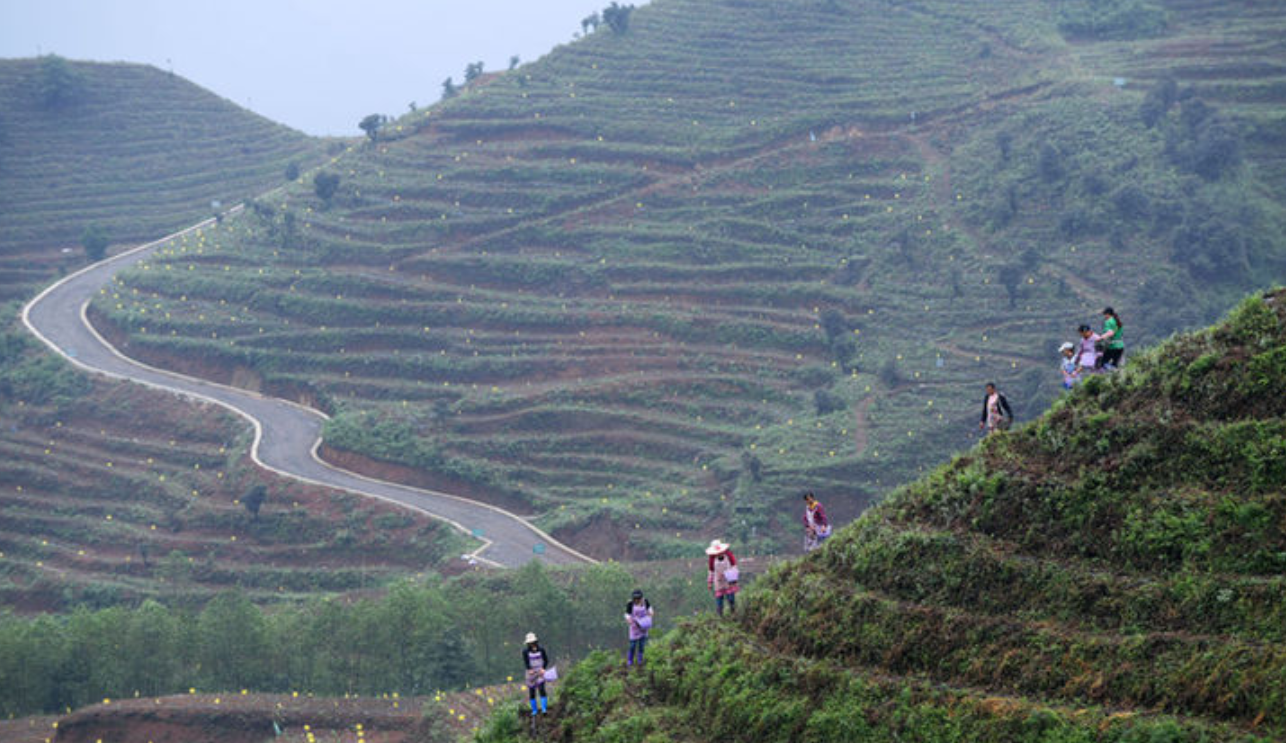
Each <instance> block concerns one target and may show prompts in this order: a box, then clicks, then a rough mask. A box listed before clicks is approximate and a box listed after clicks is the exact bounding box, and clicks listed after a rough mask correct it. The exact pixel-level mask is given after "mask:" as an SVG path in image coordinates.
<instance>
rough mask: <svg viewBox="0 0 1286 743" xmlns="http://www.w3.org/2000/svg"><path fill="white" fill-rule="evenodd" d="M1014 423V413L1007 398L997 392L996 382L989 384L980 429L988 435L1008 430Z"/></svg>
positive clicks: (983, 403) (984, 399)
mask: <svg viewBox="0 0 1286 743" xmlns="http://www.w3.org/2000/svg"><path fill="white" fill-rule="evenodd" d="M1013 423H1014V411H1013V409H1012V408H1010V407H1009V401H1008V400H1006V399H1005V396H1004V395H1002V394H1000V393H999V392H997V391H996V384H995V383H994V382H988V383H987V394H986V395H985V396H984V397H983V398H982V420H980V421H979V422H978V428H980V429H986V431H987V433H988V434H990V433H994V432H996V431H1004V430H1007V429H1008V428H1009V427H1010V426H1011V425H1013Z"/></svg>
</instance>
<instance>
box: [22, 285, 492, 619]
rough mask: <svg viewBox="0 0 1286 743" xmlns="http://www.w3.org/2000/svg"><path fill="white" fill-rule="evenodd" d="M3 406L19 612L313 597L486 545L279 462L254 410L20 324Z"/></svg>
mask: <svg viewBox="0 0 1286 743" xmlns="http://www.w3.org/2000/svg"><path fill="white" fill-rule="evenodd" d="M3 314H4V315H5V316H6V317H9V318H12V317H13V316H14V315H15V314H16V308H14V307H13V306H8V307H6V308H4V313H3ZM10 322H12V321H10ZM0 420H3V422H4V423H3V430H0V451H2V452H3V456H2V457H0V509H3V511H4V514H5V517H4V519H3V520H0V603H2V604H3V605H5V606H7V607H11V608H13V609H15V610H17V611H21V612H33V611H71V610H72V609H75V608H77V607H90V608H99V607H110V606H117V605H127V606H133V605H137V604H138V603H139V602H140V601H143V600H145V599H149V598H153V599H159V600H163V601H165V602H166V603H167V604H169V605H172V606H176V607H189V606H200V605H202V604H203V603H204V602H206V601H207V600H209V598H210V597H211V596H213V595H215V594H216V593H219V592H221V591H226V590H229V589H231V588H238V589H239V590H241V591H242V592H244V594H245V596H247V597H248V598H250V599H252V600H254V601H256V602H259V603H264V604H268V603H280V602H286V603H291V602H299V601H302V600H304V599H307V598H311V597H316V596H318V595H330V594H335V593H341V592H348V591H352V590H358V589H363V588H377V587H381V586H385V585H388V584H389V583H392V582H394V581H396V580H399V579H403V578H406V577H407V576H410V575H414V574H416V573H419V572H421V571H423V570H424V569H425V568H426V567H429V568H431V567H434V566H438V565H444V564H449V563H450V562H458V560H459V555H460V553H461V552H463V551H467V550H468V549H471V547H470V546H468V541H467V540H465V539H464V538H462V537H460V536H459V535H458V534H456V533H455V532H454V531H453V530H451V529H450V528H449V527H447V526H446V525H444V524H442V523H440V522H436V521H432V520H430V519H427V518H424V517H418V516H417V517H412V516H410V515H409V514H408V513H407V512H406V511H404V510H402V509H399V508H396V507H394V506H391V505H387V504H383V503H379V502H366V501H362V500H359V499H358V498H356V497H355V496H351V495H348V494H340V493H335V492H331V491H326V490H323V489H320V488H316V487H311V486H305V485H301V484H298V483H294V482H290V481H284V480H281V479H279V478H277V477H275V476H272V475H268V474H266V473H264V472H262V471H261V470H259V469H258V468H257V467H256V466H254V465H253V464H252V463H251V462H250V461H249V457H248V455H247V449H248V447H249V444H250V435H249V433H248V432H247V431H246V430H245V427H244V425H243V423H242V422H241V420H240V419H234V418H232V417H231V416H230V415H228V414H225V413H222V412H220V411H218V410H217V409H211V408H206V407H203V406H193V405H192V404H188V403H182V402H180V401H177V400H175V399H173V398H172V397H170V396H167V395H163V394H161V393H158V392H152V391H148V390H143V389H140V388H135V387H132V386H128V385H125V384H121V383H117V382H107V381H104V380H100V379H91V378H90V377H87V376H86V375H85V374H83V373H82V372H79V371H77V370H75V369H73V368H72V367H71V365H70V364H68V363H66V362H65V361H63V360H62V359H61V358H60V357H57V356H53V355H51V354H48V353H45V352H44V351H43V349H38V348H37V342H36V341H35V340H32V339H30V337H29V336H28V335H27V334H26V333H25V332H20V331H18V330H17V329H10V330H8V331H0Z"/></svg>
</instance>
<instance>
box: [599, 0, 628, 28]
mask: <svg viewBox="0 0 1286 743" xmlns="http://www.w3.org/2000/svg"><path fill="white" fill-rule="evenodd" d="M633 12H634V6H633V5H621V4H620V3H617V2H613V3H612V4H611V5H609V6H607V7H606V8H603V15H602V18H603V23H606V24H607V26H608V28H610V29H612V32H613V33H615V34H623V33H625V31H626V30H627V29H629V27H630V14H631V13H633Z"/></svg>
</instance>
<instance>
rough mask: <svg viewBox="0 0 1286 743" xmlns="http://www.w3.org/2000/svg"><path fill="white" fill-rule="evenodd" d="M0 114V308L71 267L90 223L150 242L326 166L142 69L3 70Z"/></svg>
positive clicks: (306, 145)
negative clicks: (296, 170)
mask: <svg viewBox="0 0 1286 743" xmlns="http://www.w3.org/2000/svg"><path fill="white" fill-rule="evenodd" d="M0 111H3V115H0V300H6V299H16V298H20V297H26V296H29V295H30V294H31V293H32V290H33V289H34V288H35V287H36V286H38V285H40V284H43V283H45V282H46V281H48V279H49V278H50V277H51V276H53V275H54V272H55V271H56V270H58V269H60V268H61V269H67V268H70V267H73V266H78V265H80V264H81V262H82V261H83V259H84V254H83V252H82V250H81V245H80V242H81V235H82V233H83V232H84V230H85V228H86V227H87V226H89V225H91V224H93V225H98V226H99V227H101V228H102V229H103V232H104V235H105V236H106V237H107V238H108V239H109V240H110V241H111V242H112V243H131V242H142V241H144V240H145V239H154V238H157V237H160V236H161V235H164V234H166V233H168V232H172V231H174V230H176V229H178V228H180V227H186V226H187V225H189V224H191V223H193V222H196V221H198V220H199V219H203V218H205V217H208V216H210V214H211V213H212V207H211V202H214V201H219V202H222V203H223V204H225V205H227V206H231V205H232V204H234V203H236V202H238V201H240V200H242V199H245V198H249V197H250V196H253V195H255V194H257V193H259V192H262V191H264V190H267V189H268V188H270V187H272V186H274V185H276V184H278V183H280V182H282V181H283V180H284V175H283V174H284V172H285V167H286V165H287V163H289V162H291V161H295V162H297V164H298V165H299V166H301V167H304V168H307V167H308V166H310V165H313V164H316V163H317V162H319V161H320V160H321V158H322V156H323V153H322V149H323V144H322V142H320V141H319V140H314V139H310V138H309V137H307V136H305V135H303V134H301V133H299V132H296V131H294V130H291V129H288V128H286V127H284V126H281V125H279V124H275V123H273V122H270V121H268V120H266V119H264V118H262V117H260V116H257V115H255V114H253V113H251V112H249V111H246V110H245V109H243V108H240V107H239V106H236V105H235V104H233V103H231V102H230V101H227V100H224V99H222V98H219V97H218V96H215V95H214V94H212V93H210V92H209V91H207V90H204V89H202V88H199V87H197V86H196V85H193V84H192V83H190V82H188V81H187V80H184V79H183V78H181V77H178V76H175V75H173V74H171V73H167V72H163V71H161V70H158V69H156V68H154V67H150V66H144V65H135V64H97V63H88V62H71V61H68V60H63V59H61V58H59V57H55V56H47V57H41V58H39V59H6V60H0ZM62 248H71V249H72V251H71V253H70V254H64V253H61V252H60V249H62Z"/></svg>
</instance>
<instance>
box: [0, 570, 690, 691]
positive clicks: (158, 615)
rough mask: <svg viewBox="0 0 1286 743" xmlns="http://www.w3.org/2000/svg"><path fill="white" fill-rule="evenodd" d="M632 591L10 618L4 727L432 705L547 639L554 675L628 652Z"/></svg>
mask: <svg viewBox="0 0 1286 743" xmlns="http://www.w3.org/2000/svg"><path fill="white" fill-rule="evenodd" d="M635 585H636V583H635V579H634V578H633V577H631V575H630V573H629V572H627V571H626V570H625V568H623V567H621V566H620V565H600V566H591V567H583V568H576V569H562V570H558V571H552V572H551V571H548V570H547V569H545V568H542V567H541V565H540V563H536V562H533V563H530V564H529V565H528V566H527V567H524V568H522V569H520V570H516V571H512V572H509V573H504V574H498V575H485V574H477V575H465V576H461V577H459V578H456V579H452V580H443V579H441V578H437V577H428V578H423V579H417V580H414V581H404V582H401V583H398V584H396V585H394V586H393V587H392V588H390V589H389V591H388V592H387V594H385V595H383V596H381V597H379V598H364V599H358V600H340V599H314V600H312V601H310V602H308V603H306V604H303V605H294V606H282V607H277V608H275V609H273V610H271V611H267V610H263V609H261V608H259V607H256V606H255V605H254V604H253V603H251V601H250V600H249V599H248V598H247V597H246V596H244V595H243V594H241V593H221V594H219V595H217V596H215V597H213V598H212V599H211V600H210V601H209V602H207V603H206V604H205V605H204V607H203V608H201V609H199V610H191V611H188V610H176V609H172V608H167V606H166V605H164V604H162V603H158V602H156V601H152V600H149V601H145V602H143V603H142V604H141V605H139V606H137V607H136V608H124V607H113V608H108V609H100V610H96V611H91V610H88V609H81V610H78V611H76V612H73V613H71V614H69V615H64V616H61V617H50V616H42V617H36V618H22V617H17V616H13V615H11V614H7V613H0V714H4V715H10V716H12V715H15V714H28V713H32V712H37V711H53V710H62V709H64V708H66V707H72V708H74V707H79V706H83V705H85V704H89V703H93V702H96V701H98V700H100V699H102V698H104V697H108V698H118V697H127V696H130V695H131V694H134V693H135V692H137V693H138V694H142V695H144V696H158V695H163V694H174V693H186V692H187V691H188V689H189V688H196V689H199V690H201V691H203V692H204V691H231V692H235V691H238V690H241V689H248V690H253V691H259V692H263V691H283V692H286V691H297V692H308V693H316V694H327V695H340V694H344V695H347V694H367V695H378V694H389V693H398V694H400V695H403V696H409V695H423V694H428V693H432V692H433V691H435V690H439V689H450V688H457V687H463V686H467V685H477V684H478V683H479V682H483V681H486V682H494V683H501V682H503V681H504V680H505V679H506V678H510V677H513V676H516V675H521V670H522V666H521V664H520V660H519V655H518V653H519V650H520V649H521V647H522V642H521V640H522V637H523V635H524V634H525V633H527V632H528V631H532V630H535V631H537V632H539V634H540V636H541V638H542V641H543V642H544V644H545V645H546V647H547V648H548V649H549V650H550V652H551V653H553V654H554V661H555V662H556V663H560V664H563V665H564V667H565V666H566V665H570V663H571V662H572V661H573V660H575V659H577V658H580V657H583V656H584V655H585V654H587V653H588V652H590V651H591V650H593V649H595V648H606V647H619V646H620V645H622V644H623V642H624V641H623V637H624V624H623V622H622V620H621V608H622V607H623V606H624V605H625V603H626V601H628V599H629V595H630V591H631V590H632V589H633V588H634V587H635ZM649 595H650V596H651V597H652V599H653V601H656V602H658V604H660V605H663V606H664V607H665V608H664V609H661V610H660V611H659V613H658V615H657V627H658V628H664V627H671V626H674V625H675V622H676V618H677V617H678V616H679V615H680V613H688V612H691V611H694V610H695V609H696V608H697V607H699V606H700V607H702V608H704V606H705V604H706V603H707V602H708V598H707V595H706V591H705V585H704V583H701V584H700V585H695V586H694V585H693V581H692V580H690V579H688V578H687V577H686V576H683V577H677V578H676V577H671V578H669V579H666V580H664V581H658V582H657V584H655V585H653V586H651V587H650V590H649Z"/></svg>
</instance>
